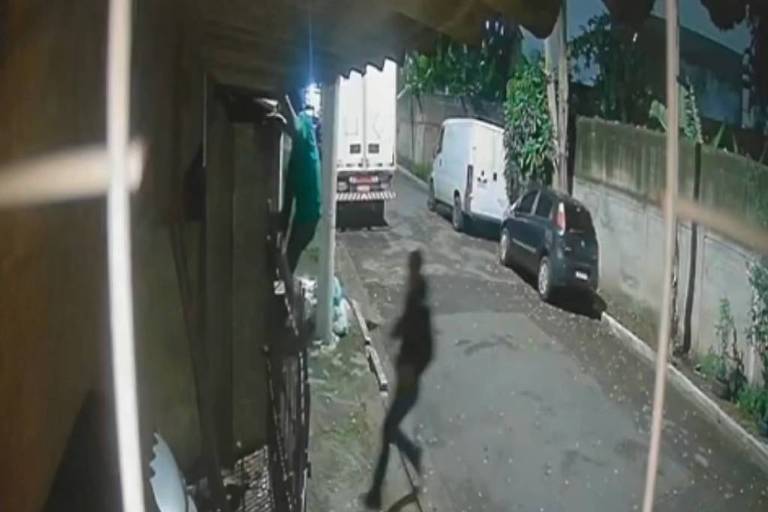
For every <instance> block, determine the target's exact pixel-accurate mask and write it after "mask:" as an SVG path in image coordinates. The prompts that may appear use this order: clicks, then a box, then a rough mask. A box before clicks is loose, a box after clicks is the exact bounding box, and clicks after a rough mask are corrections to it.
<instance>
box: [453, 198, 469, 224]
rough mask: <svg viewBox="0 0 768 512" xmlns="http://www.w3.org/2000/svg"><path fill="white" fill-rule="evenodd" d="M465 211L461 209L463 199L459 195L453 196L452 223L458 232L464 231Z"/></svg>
mask: <svg viewBox="0 0 768 512" xmlns="http://www.w3.org/2000/svg"><path fill="white" fill-rule="evenodd" d="M465 220H466V219H465V218H464V211H463V210H462V209H461V198H460V197H459V195H458V194H456V195H455V196H453V212H452V214H451V223H452V224H453V229H455V230H456V231H464V221H465Z"/></svg>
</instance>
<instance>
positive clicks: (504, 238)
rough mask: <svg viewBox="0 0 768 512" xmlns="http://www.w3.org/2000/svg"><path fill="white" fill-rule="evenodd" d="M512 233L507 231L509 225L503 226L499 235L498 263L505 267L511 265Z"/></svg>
mask: <svg viewBox="0 0 768 512" xmlns="http://www.w3.org/2000/svg"><path fill="white" fill-rule="evenodd" d="M511 246H512V233H510V232H509V227H508V226H504V227H503V228H501V236H500V237H499V263H501V264H502V265H504V266H505V267H509V266H510V265H512V251H511V249H512V247H511Z"/></svg>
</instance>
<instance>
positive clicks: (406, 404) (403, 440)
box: [390, 392, 421, 473]
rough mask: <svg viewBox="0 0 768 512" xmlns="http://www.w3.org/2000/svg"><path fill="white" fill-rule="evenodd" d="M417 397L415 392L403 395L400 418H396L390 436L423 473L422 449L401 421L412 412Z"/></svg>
mask: <svg viewBox="0 0 768 512" xmlns="http://www.w3.org/2000/svg"><path fill="white" fill-rule="evenodd" d="M416 398H417V395H416V393H415V392H412V393H408V394H406V395H405V396H403V398H402V401H401V403H400V404H399V408H398V411H397V412H398V414H399V418H394V419H397V423H396V424H395V425H394V426H393V427H392V432H391V433H390V436H391V440H392V442H393V443H394V444H395V446H397V447H398V449H399V450H400V451H402V452H403V453H404V454H405V456H406V457H408V460H410V461H411V464H413V466H414V467H415V468H416V470H417V471H418V472H419V473H421V449H420V448H419V447H418V446H417V445H416V443H414V442H413V441H412V440H410V439H409V438H408V436H406V435H405V434H404V433H403V431H402V429H401V428H400V423H401V422H402V420H403V419H404V418H405V416H406V415H407V414H408V413H409V412H410V410H411V409H413V406H414V405H416Z"/></svg>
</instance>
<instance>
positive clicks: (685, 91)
mask: <svg viewBox="0 0 768 512" xmlns="http://www.w3.org/2000/svg"><path fill="white" fill-rule="evenodd" d="M648 117H649V119H651V120H654V121H656V122H657V123H658V124H659V125H660V126H661V128H662V129H663V130H664V131H667V107H666V105H664V104H663V103H662V102H660V101H658V100H653V101H652V102H651V108H650V110H649V112H648ZM680 129H681V130H682V131H683V134H684V135H685V136H686V137H687V138H688V139H689V140H691V141H693V142H698V143H703V142H704V134H703V130H702V128H701V116H700V115H699V108H698V105H697V103H696V93H695V92H694V90H693V85H692V84H691V83H690V82H687V83H686V84H685V85H683V86H680ZM721 130H722V128H721ZM721 137H722V132H719V133H718V135H717V136H716V142H715V144H713V145H714V146H715V147H717V144H719V143H720V138H721Z"/></svg>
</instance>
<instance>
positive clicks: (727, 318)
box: [715, 299, 736, 382]
mask: <svg viewBox="0 0 768 512" xmlns="http://www.w3.org/2000/svg"><path fill="white" fill-rule="evenodd" d="M735 332H736V322H735V320H734V318H733V314H732V313H731V303H730V301H729V300H728V299H720V314H719V317H718V320H717V323H716V324H715V333H716V334H717V339H718V341H719V344H720V346H719V353H718V356H719V359H718V361H719V366H718V368H717V371H716V373H715V377H716V378H717V379H719V380H721V381H723V382H725V381H726V380H727V379H728V355H729V354H728V347H729V344H730V340H731V336H733V335H734V333H735Z"/></svg>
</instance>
